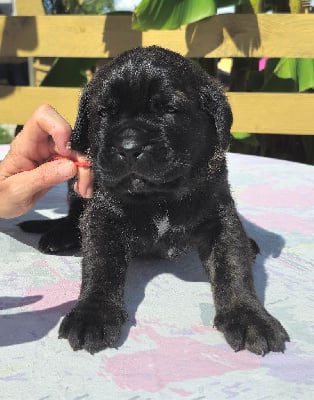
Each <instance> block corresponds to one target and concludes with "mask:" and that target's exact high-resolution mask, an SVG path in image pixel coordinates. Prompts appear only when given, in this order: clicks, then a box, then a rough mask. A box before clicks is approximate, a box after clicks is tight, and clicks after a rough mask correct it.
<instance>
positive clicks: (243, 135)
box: [231, 132, 251, 140]
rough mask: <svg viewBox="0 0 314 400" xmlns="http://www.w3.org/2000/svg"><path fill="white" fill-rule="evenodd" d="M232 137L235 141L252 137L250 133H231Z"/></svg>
mask: <svg viewBox="0 0 314 400" xmlns="http://www.w3.org/2000/svg"><path fill="white" fill-rule="evenodd" d="M231 135H232V136H233V137H234V138H235V139H239V140H243V139H247V138H249V137H250V136H251V134H250V133H248V132H231Z"/></svg>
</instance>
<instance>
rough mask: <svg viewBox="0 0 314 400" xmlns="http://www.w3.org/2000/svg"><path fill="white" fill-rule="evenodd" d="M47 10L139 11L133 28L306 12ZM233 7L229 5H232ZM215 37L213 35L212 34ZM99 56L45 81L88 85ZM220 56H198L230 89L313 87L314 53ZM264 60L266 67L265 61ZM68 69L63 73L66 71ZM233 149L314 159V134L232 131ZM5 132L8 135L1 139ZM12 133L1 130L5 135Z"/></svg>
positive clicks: (239, 6) (287, 8)
mask: <svg viewBox="0 0 314 400" xmlns="http://www.w3.org/2000/svg"><path fill="white" fill-rule="evenodd" d="M42 2H43V6H44V9H45V12H46V13H47V14H107V13H113V12H117V11H119V12H121V11H124V12H129V13H133V29H136V30H143V31H144V30H149V29H177V28H179V27H180V26H181V25H183V24H189V23H192V22H196V21H199V20H201V19H204V18H210V17H211V16H213V15H215V14H217V13H224V12H228V13H230V12H232V13H266V12H267V13H302V12H311V11H312V9H311V7H309V8H307V9H304V7H302V4H303V3H310V2H302V1H300V0H278V1H272V0H236V1H235V0H233V1H232V0H197V1H195V0H142V1H140V0H42ZM226 7H227V8H226ZM209 40H210V38H209ZM98 61H99V60H96V59H73V58H61V59H57V60H55V61H54V63H53V65H52V68H51V70H50V72H49V73H48V74H47V76H46V77H45V79H44V80H43V81H42V83H41V84H42V85H43V86H83V85H84V84H85V83H86V82H87V81H88V79H89V76H90V73H92V72H93V71H94V69H95V66H96V65H97V62H98ZM220 61H221V60H218V59H196V60H195V62H198V63H199V64H200V65H201V66H202V67H203V68H205V69H206V70H207V71H208V72H209V73H210V74H212V75H215V76H216V77H218V78H219V79H221V80H222V81H223V83H224V85H225V86H226V89H227V90H231V91H261V92H313V91H314V60H313V59H267V60H260V59H254V58H235V59H233V60H232V61H231V62H230V70H228V71H225V70H221V69H220V68H219V66H220ZM262 65H263V67H261V66H262ZM61 71H62V73H61ZM309 118H313V116H312V115H309ZM232 134H233V136H234V140H233V143H232V145H231V148H230V150H231V151H234V152H240V153H246V154H254V155H261V156H268V157H275V158H281V159H286V160H292V161H298V162H304V163H309V164H314V136H310V135H277V134H276V135H275V134H271V135H270V134H254V132H232ZM2 136H3V138H4V139H1V137H2ZM5 138H7V133H6V132H5V131H4V130H3V129H2V130H0V140H5Z"/></svg>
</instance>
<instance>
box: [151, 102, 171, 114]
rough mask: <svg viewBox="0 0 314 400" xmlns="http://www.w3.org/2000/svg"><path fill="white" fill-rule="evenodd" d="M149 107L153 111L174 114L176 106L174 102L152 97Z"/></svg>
mask: <svg viewBox="0 0 314 400" xmlns="http://www.w3.org/2000/svg"><path fill="white" fill-rule="evenodd" d="M150 108H151V110H152V111H153V112H162V113H167V114H175V113H176V112H177V107H175V105H174V104H171V103H168V102H167V101H162V100H161V99H152V101H151V102H150Z"/></svg>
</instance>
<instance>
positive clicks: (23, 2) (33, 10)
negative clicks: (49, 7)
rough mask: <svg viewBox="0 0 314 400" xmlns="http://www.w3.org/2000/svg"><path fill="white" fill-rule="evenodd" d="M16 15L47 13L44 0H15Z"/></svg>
mask: <svg viewBox="0 0 314 400" xmlns="http://www.w3.org/2000/svg"><path fill="white" fill-rule="evenodd" d="M15 12H16V15H45V11H44V7H43V3H42V0H15Z"/></svg>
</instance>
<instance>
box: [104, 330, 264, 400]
mask: <svg viewBox="0 0 314 400" xmlns="http://www.w3.org/2000/svg"><path fill="white" fill-rule="evenodd" d="M131 332H132V331H131ZM135 332H136V333H135ZM134 334H135V336H138V335H142V337H143V335H144V336H146V337H148V338H149V339H150V340H153V342H154V344H155V346H156V348H154V349H151V350H143V351H139V352H137V353H133V354H118V355H116V356H113V357H110V358H109V357H107V356H105V357H103V360H102V361H103V365H102V371H101V372H100V373H99V375H100V376H104V377H106V378H108V374H110V375H111V376H112V379H113V380H114V381H115V383H116V384H117V385H118V386H119V387H121V388H124V389H129V390H132V391H136V390H145V391H147V392H158V391H159V390H161V389H163V388H164V387H166V386H168V385H172V384H174V383H175V382H185V381H188V380H192V379H200V378H206V377H210V376H221V375H224V374H226V373H228V372H232V371H239V370H251V369H255V368H258V367H259V366H260V361H259V358H258V357H256V356H254V355H253V354H251V353H249V352H246V351H244V352H241V353H235V352H233V351H232V349H231V348H228V347H227V346H226V347H225V348H221V347H218V346H211V345H206V344H203V343H201V342H199V341H197V340H195V339H192V338H190V337H186V336H180V337H164V336H161V335H160V334H158V333H157V332H156V331H155V330H154V329H153V328H152V327H149V326H147V327H144V328H141V327H136V328H134V329H133V332H132V334H131V336H132V335H134ZM170 390H172V391H173V390H179V391H180V390H181V389H176V388H170ZM177 393H178V394H181V396H185V395H186V393H183V392H182V393H179V392H177Z"/></svg>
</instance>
